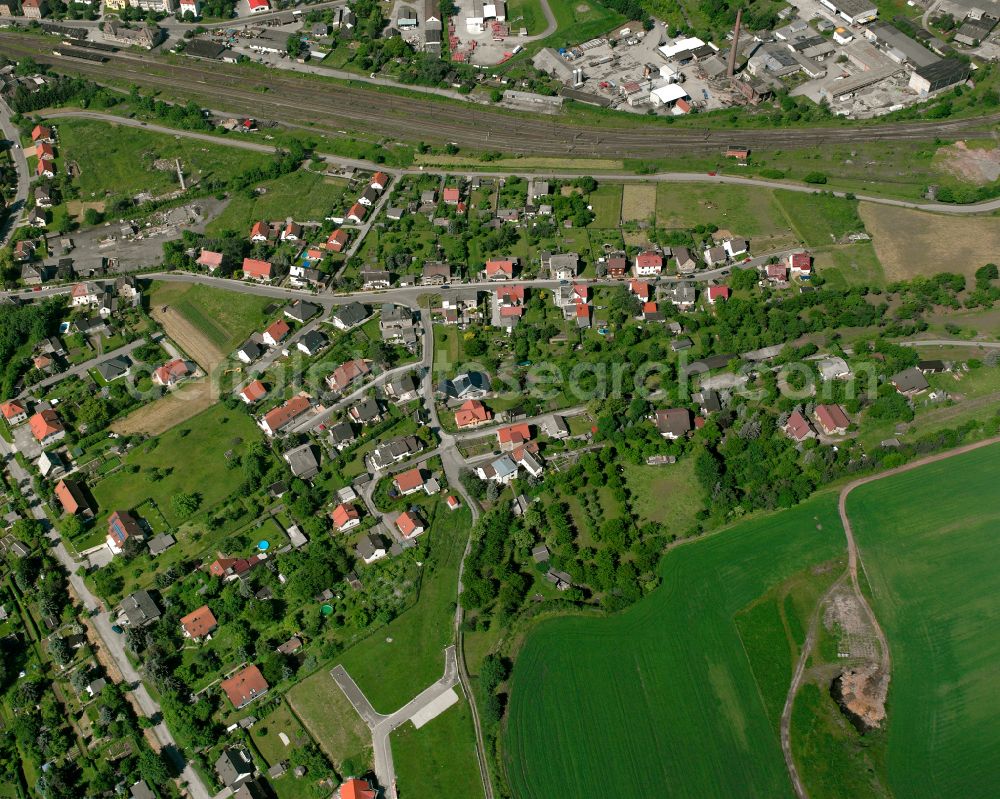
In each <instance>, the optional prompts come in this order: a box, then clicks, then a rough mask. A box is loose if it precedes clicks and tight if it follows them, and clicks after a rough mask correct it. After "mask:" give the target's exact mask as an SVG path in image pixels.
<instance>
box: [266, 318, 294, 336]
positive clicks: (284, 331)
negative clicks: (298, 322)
mask: <svg viewBox="0 0 1000 799" xmlns="http://www.w3.org/2000/svg"><path fill="white" fill-rule="evenodd" d="M290 331H291V328H290V327H289V326H288V322H286V321H285V320H284V319H278V320H277V321H276V322H272V323H271V324H270V325H269V326H268V328H267V330H265V331H264V332H265V333H266V334H267V335H269V336H270V337H271V338H272V339H273V340H274V341H281V340H282V339H283V338H284V337H285V336H287V335H288V334H289V332H290Z"/></svg>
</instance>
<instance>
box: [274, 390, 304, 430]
mask: <svg viewBox="0 0 1000 799" xmlns="http://www.w3.org/2000/svg"><path fill="white" fill-rule="evenodd" d="M307 410H309V400H308V399H306V398H305V397H303V396H296V397H292V398H291V399H290V400H288V401H287V402H285V403H284V404H282V405H279V406H278V407H277V408H275V409H273V410H271V411H268V412H267V413H266V414H264V423H265V424H266V425H267V426H268V429H270V430H272V431H274V432H277V431H278V430H280V429H281V428H282V427H284V426H285V425H286V424H288V423H289V422H291V421H292V420H293V419H294V418H295V417H296V416H299V415H301V414H303V413H305V412H306V411H307Z"/></svg>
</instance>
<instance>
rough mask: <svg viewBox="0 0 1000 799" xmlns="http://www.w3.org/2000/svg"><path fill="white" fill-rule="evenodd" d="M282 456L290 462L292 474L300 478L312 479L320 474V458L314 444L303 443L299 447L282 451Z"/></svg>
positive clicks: (289, 466) (286, 461)
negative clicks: (314, 449) (313, 446)
mask: <svg viewBox="0 0 1000 799" xmlns="http://www.w3.org/2000/svg"><path fill="white" fill-rule="evenodd" d="M281 457H282V458H284V459H285V463H287V464H288V468H289V469H291V471H292V474H293V475H294V476H295V477H298V478H299V479H300V480H312V478H314V477H315V476H316V475H317V474H319V460H318V459H317V458H316V453H315V452H314V451H313V448H312V444H308V443H306V444H302V445H301V446H299V447H295V448H294V449H290V450H288V452H285V453H282V455H281Z"/></svg>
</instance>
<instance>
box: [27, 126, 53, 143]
mask: <svg viewBox="0 0 1000 799" xmlns="http://www.w3.org/2000/svg"><path fill="white" fill-rule="evenodd" d="M31 140H32V141H33V142H39V141H52V128H50V127H47V126H45V125H35V127H33V128H32V129H31Z"/></svg>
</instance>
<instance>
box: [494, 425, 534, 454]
mask: <svg viewBox="0 0 1000 799" xmlns="http://www.w3.org/2000/svg"><path fill="white" fill-rule="evenodd" d="M529 441H531V427H530V426H529V425H528V424H526V423H525V422H520V423H518V424H512V425H510V426H509V427H501V428H500V429H499V430H497V443H498V444H500V449H501V450H504V451H506V450H511V449H514V447H519V446H521V445H522V444H527V443H528V442H529Z"/></svg>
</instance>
